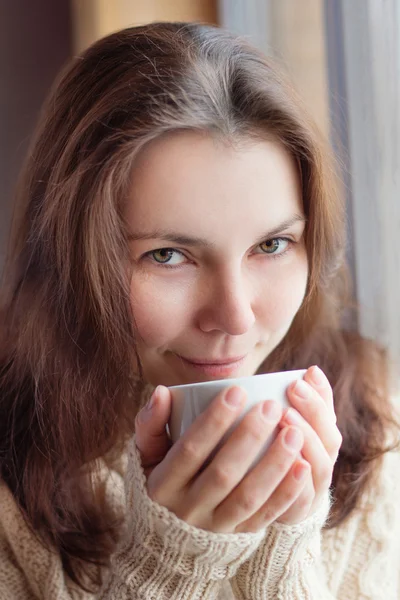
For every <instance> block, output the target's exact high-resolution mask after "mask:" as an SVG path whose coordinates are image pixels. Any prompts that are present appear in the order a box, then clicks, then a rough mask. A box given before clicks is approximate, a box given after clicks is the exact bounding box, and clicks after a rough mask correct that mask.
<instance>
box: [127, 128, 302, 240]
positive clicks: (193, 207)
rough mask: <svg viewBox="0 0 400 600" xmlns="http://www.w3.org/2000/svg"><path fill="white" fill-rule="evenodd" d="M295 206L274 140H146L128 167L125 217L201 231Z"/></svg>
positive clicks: (288, 163)
mask: <svg viewBox="0 0 400 600" xmlns="http://www.w3.org/2000/svg"><path fill="white" fill-rule="evenodd" d="M301 212H302V202H301V196H300V187H299V177H298V172H297V167H296V165H295V161H294V159H293V158H292V157H291V156H290V155H289V153H288V152H287V151H286V150H285V149H284V147H283V146H282V145H281V144H280V143H279V142H276V141H272V140H262V141H261V140H260V141H256V140H254V139H252V140H250V139H241V140H239V143H234V144H233V143H228V142H224V141H221V140H216V139H215V138H212V137H211V136H210V135H207V134H205V133H197V132H188V131H185V132H179V133H173V134H168V135H165V136H163V137H161V138H159V139H157V140H154V141H153V142H151V143H150V144H148V145H147V146H146V147H145V148H144V149H143V150H142V151H141V152H140V153H139V155H138V157H137V159H136V161H135V164H134V167H133V169H132V177H131V190H130V196H129V201H128V205H127V218H128V222H129V223H130V224H131V225H132V226H133V227H134V228H135V229H136V228H139V229H140V228H148V225H149V224H151V225H152V226H153V227H154V226H155V227H160V228H161V227H165V226H166V225H171V226H174V228H175V229H177V228H178V227H179V226H182V227H183V228H188V227H189V228H193V229H194V230H193V233H194V234H195V233H198V231H199V230H200V229H203V230H204V229H207V227H209V228H211V229H212V228H213V227H215V226H218V227H221V222H224V225H225V226H226V227H230V226H232V227H235V228H237V226H238V220H239V222H240V221H241V222H242V224H243V219H245V220H246V221H248V220H249V219H250V220H253V221H257V220H258V219H262V225H263V226H264V227H265V225H266V224H267V225H271V226H273V225H274V224H275V222H279V221H284V220H286V219H288V218H289V217H290V216H292V215H293V214H294V213H301Z"/></svg>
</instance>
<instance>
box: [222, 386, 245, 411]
mask: <svg viewBox="0 0 400 600" xmlns="http://www.w3.org/2000/svg"><path fill="white" fill-rule="evenodd" d="M242 399H243V390H242V389H241V388H240V387H236V386H235V387H232V388H229V390H228V391H227V393H226V395H225V398H224V400H225V402H226V404H228V406H231V407H235V408H236V407H238V406H240V404H241V403H242Z"/></svg>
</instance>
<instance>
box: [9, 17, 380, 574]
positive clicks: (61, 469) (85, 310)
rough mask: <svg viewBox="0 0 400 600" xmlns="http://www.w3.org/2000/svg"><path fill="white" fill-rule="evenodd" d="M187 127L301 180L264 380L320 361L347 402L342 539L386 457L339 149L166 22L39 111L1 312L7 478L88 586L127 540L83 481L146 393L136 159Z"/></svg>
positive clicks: (341, 408) (106, 57)
mask: <svg viewBox="0 0 400 600" xmlns="http://www.w3.org/2000/svg"><path fill="white" fill-rule="evenodd" d="M177 129H190V130H200V131H207V132H209V134H210V135H216V136H221V137H223V138H226V137H230V138H231V139H233V138H238V137H239V138H240V136H253V137H254V138H263V137H264V136H273V137H274V138H275V139H278V140H280V141H281V143H283V144H284V145H285V147H286V148H287V150H288V152H290V153H291V154H292V155H293V156H294V157H295V159H296V161H297V163H298V165H299V176H300V177H301V184H302V192H303V202H304V210H305V213H306V216H307V220H308V221H307V228H306V244H307V251H308V256H309V264H310V275H309V282H308V290H307V294H306V298H305V301H304V304H303V306H302V307H301V309H300V310H299V312H298V314H297V315H296V317H295V320H294V322H293V325H292V327H291V329H290V331H289V333H288V334H287V336H286V337H285V339H284V340H283V341H282V342H281V344H280V345H279V346H278V348H276V349H275V351H274V352H273V353H272V354H271V356H269V357H268V358H267V359H266V361H265V363H264V365H263V366H262V368H261V369H260V370H264V371H272V370H281V369H291V368H300V367H301V368H306V367H308V366H310V365H312V364H319V365H320V366H321V367H322V368H323V369H324V371H325V372H326V373H327V375H328V377H329V379H330V381H331V383H332V385H333V387H334V391H335V402H336V411H337V415H338V420H339V427H340V429H341V431H342V433H343V437H344V441H343V446H342V449H341V452H340V455H339V459H338V462H337V465H336V468H335V473H334V479H333V490H334V497H335V500H336V503H335V505H334V511H333V516H332V520H331V525H332V526H334V525H337V524H339V523H340V522H341V521H342V520H343V519H344V518H345V517H346V516H347V515H348V514H349V513H350V512H351V510H352V509H353V508H354V506H355V505H356V502H357V500H358V499H359V498H360V496H361V494H362V492H363V491H364V490H365V488H366V486H367V484H368V483H369V482H370V481H371V477H372V474H373V471H374V468H375V466H374V465H375V464H376V461H375V462H374V461H373V460H372V459H373V458H376V457H377V456H379V455H380V454H382V453H383V452H384V451H385V448H384V446H383V442H382V440H383V439H384V432H385V431H386V428H387V425H388V423H389V422H390V418H391V412H390V405H389V397H388V387H387V373H386V358H385V356H384V352H383V351H381V350H379V349H378V348H377V347H376V346H375V345H374V344H373V343H372V342H367V341H364V340H363V339H362V338H361V337H360V336H359V335H358V334H357V333H348V332H347V333H346V332H345V331H343V330H342V328H341V319H342V316H343V309H344V308H345V306H346V295H347V292H346V289H347V285H346V267H345V262H344V247H345V242H344V229H345V218H344V208H343V203H342V201H341V197H340V193H339V191H338V189H339V188H338V181H337V178H336V176H335V169H334V168H333V166H332V164H333V163H332V161H331V159H330V156H329V151H328V149H327V148H326V147H325V145H324V143H323V142H322V140H321V139H320V138H319V135H318V133H317V131H316V130H315V128H314V126H313V124H312V122H311V120H310V119H309V117H308V116H307V113H306V111H305V110H304V108H303V107H302V105H301V102H300V100H299V99H298V98H297V97H296V94H295V92H294V91H293V90H292V89H291V87H290V85H289V84H288V83H287V82H285V80H284V78H283V77H282V75H281V74H280V72H279V70H278V69H276V67H275V66H274V65H273V63H272V62H271V61H270V60H267V59H266V58H265V57H263V56H262V55H260V54H259V53H258V52H257V51H256V50H254V49H253V48H252V47H250V46H249V45H248V44H247V43H246V42H245V41H243V40H241V39H239V38H236V37H234V36H232V35H230V34H228V33H226V32H224V31H222V30H220V29H217V28H214V27H211V26H205V25H198V24H185V23H174V24H170V23H154V24H151V25H147V26H142V27H137V28H131V29H126V30H124V31H120V32H118V33H115V34H113V35H111V36H108V37H106V38H104V39H102V40H100V41H98V42H97V43H95V44H94V45H93V46H92V47H90V48H89V49H88V50H86V51H85V52H84V54H83V55H82V56H79V57H76V58H74V59H73V60H72V61H71V63H70V64H69V65H68V66H67V67H66V69H65V70H64V71H63V73H62V74H61V76H60V78H59V80H58V82H57V83H56V85H55V87H54V88H53V90H52V91H51V93H50V96H49V98H48V100H47V102H46V104H45V106H44V109H43V113H42V115H41V119H40V122H39V125H38V128H37V132H36V134H35V136H34V139H33V142H32V145H31V150H30V152H29V156H28V158H27V162H26V165H25V168H24V171H23V173H22V176H21V180H20V183H19V186H18V190H17V198H16V203H15V212H14V219H13V226H12V231H11V235H10V242H9V249H8V258H7V262H6V267H5V272H4V281H3V289H2V299H1V313H0V314H1V316H0V319H1V325H0V331H1V333H0V335H1V338H0V365H1V367H0V376H1V379H0V390H1V392H0V393H1V396H0V476H1V478H2V479H3V480H4V481H5V482H6V483H7V485H8V486H9V487H10V489H11V491H12V493H13V495H14V496H15V498H16V500H17V502H18V504H19V506H20V507H21V509H22V511H23V514H24V515H25V518H26V520H27V522H28V523H29V524H30V525H31V526H32V528H33V529H34V530H35V531H36V532H37V533H38V535H39V536H40V537H41V539H43V541H44V542H45V543H48V544H49V545H51V546H52V547H53V548H55V549H56V550H57V551H58V552H59V553H60V554H61V557H62V560H63V564H64V568H65V569H66V572H67V573H68V574H69V575H70V576H71V577H72V579H74V580H75V581H76V582H79V583H80V584H81V585H83V578H82V577H81V575H79V574H78V573H79V568H78V567H79V565H80V566H82V564H83V565H85V564H86V565H88V564H89V563H92V564H94V565H95V567H96V568H97V567H101V566H102V565H107V562H108V558H109V556H110V553H111V552H112V550H113V548H114V547H115V543H116V541H117V539H118V531H119V527H120V515H118V514H115V513H112V512H108V509H107V503H106V499H105V495H104V490H103V491H102V490H101V489H100V486H99V485H97V486H94V485H93V484H92V480H91V478H90V473H89V472H90V469H86V470H85V469H84V466H85V465H92V467H93V469H94V468H95V465H96V464H97V463H96V461H98V459H100V457H103V458H104V457H106V458H107V464H109V465H110V466H111V465H112V464H113V461H114V460H116V458H115V457H117V456H118V454H119V453H121V452H122V448H123V443H124V441H125V440H126V439H127V437H128V436H130V435H131V434H132V432H133V430H134V418H135V415H136V413H137V411H138V409H139V404H140V392H141V390H142V387H143V385H145V383H146V382H144V381H143V378H142V376H141V369H140V360H139V357H138V356H137V352H136V346H135V327H134V319H133V315H132V314H131V305H130V301H129V295H130V290H129V252H128V244H127V228H126V223H125V221H124V202H125V201H126V198H127V192H128V189H129V184H130V174H131V170H132V164H133V161H134V159H135V155H136V154H137V153H138V152H139V150H140V148H142V147H143V145H144V144H145V143H148V142H149V141H150V140H152V139H155V138H156V137H157V136H160V135H162V134H163V133H164V132H169V131H176V130H177ZM133 293H134V292H133ZM135 374H136V376H135ZM135 377H136V378H135ZM100 571H101V569H99V570H98V571H96V573H97V575H96V577H95V576H94V575H93V574H92V575H91V576H90V577H89V579H91V581H92V584H98V583H99V581H100V577H101V576H100Z"/></svg>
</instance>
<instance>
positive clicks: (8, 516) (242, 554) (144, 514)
mask: <svg viewBox="0 0 400 600" xmlns="http://www.w3.org/2000/svg"><path fill="white" fill-rule="evenodd" d="M107 485H108V487H109V490H108V491H109V494H110V496H111V497H112V498H113V501H114V502H115V501H116V499H117V498H118V496H119V495H120V494H123V491H124V490H125V494H123V495H124V500H123V501H121V500H120V503H121V505H122V506H124V510H125V514H126V518H125V527H124V532H123V536H122V539H121V542H120V544H119V546H118V548H117V551H116V552H115V553H114V554H113V555H112V557H111V568H110V569H108V570H107V572H106V573H105V577H104V579H105V583H104V585H103V588H102V590H101V591H99V593H97V594H89V593H87V592H85V591H83V590H81V589H80V588H79V589H78V588H77V586H76V585H75V584H74V583H73V582H72V581H71V580H70V578H69V577H68V576H67V574H66V573H65V572H64V571H63V568H62V563H61V559H60V556H59V555H58V554H57V553H55V552H52V551H51V550H49V549H46V548H44V546H43V545H42V544H41V543H40V541H39V540H38V539H37V537H36V536H35V535H34V534H33V533H32V532H31V531H30V529H29V527H28V526H27V524H26V523H25V521H24V519H23V517H22V515H21V513H20V511H19V509H18V507H17V505H16V503H15V501H14V499H13V497H12V494H11V492H10V491H9V489H8V488H7V486H6V485H5V484H2V483H1V482H0V600H3V599H4V600H6V599H7V600H128V599H129V600H167V599H168V600H200V599H202V600H211V599H217V598H219V597H220V595H221V596H222V594H223V593H224V592H223V590H224V588H225V589H226V586H228V587H229V579H230V578H232V577H233V576H234V575H235V573H236V571H237V569H238V568H239V567H240V565H241V564H242V563H243V562H244V561H245V560H246V559H248V558H249V556H250V555H251V553H252V552H254V551H255V549H256V548H257V546H258V545H259V543H260V542H261V540H262V538H263V535H264V531H260V532H258V533H251V534H250V533H241V534H216V533H212V532H209V531H205V530H202V529H199V528H196V527H192V526H190V525H188V524H187V523H185V522H184V521H182V520H180V519H179V518H178V517H176V516H175V515H174V514H173V513H172V512H170V511H168V510H167V509H166V508H165V507H162V506H160V505H159V504H157V503H155V502H153V501H152V500H151V499H150V497H149V496H148V494H147V491H146V479H145V475H144V473H143V469H142V467H141V463H140V457H139V454H138V451H137V449H136V443H135V437H134V436H133V438H132V440H131V442H130V443H129V445H128V461H127V468H126V474H125V479H124V480H122V479H121V477H120V476H119V475H118V474H117V473H111V477H110V480H109V481H108V482H107Z"/></svg>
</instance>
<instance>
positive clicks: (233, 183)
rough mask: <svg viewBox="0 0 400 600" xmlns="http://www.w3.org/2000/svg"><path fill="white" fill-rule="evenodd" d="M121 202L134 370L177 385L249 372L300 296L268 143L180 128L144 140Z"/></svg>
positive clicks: (300, 275) (282, 190)
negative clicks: (134, 334) (234, 141)
mask: <svg viewBox="0 0 400 600" xmlns="http://www.w3.org/2000/svg"><path fill="white" fill-rule="evenodd" d="M132 181H133V185H132V194H131V197H130V201H129V205H128V207H127V219H128V223H129V227H130V233H131V237H132V239H131V241H130V248H131V254H132V265H133V270H132V281H131V301H132V309H133V314H134V318H135V323H136V327H137V330H138V351H139V356H140V358H141V361H142V363H143V369H144V375H145V378H146V380H147V381H149V382H150V383H152V384H153V385H158V384H164V385H179V384H183V383H194V382H199V381H207V380H210V379H223V378H228V377H241V376H246V375H252V374H254V373H255V372H256V371H257V369H258V367H259V366H260V365H261V363H262V362H263V361H264V359H265V358H266V357H267V356H268V354H269V353H270V352H271V351H272V350H273V349H274V348H275V347H276V346H277V345H278V344H279V342H280V341H281V340H282V338H283V337H284V336H285V334H286V332H287V331H288V329H289V327H290V324H291V323H292V320H293V318H294V316H295V315H296V313H297V311H298V310H299V308H300V305H301V303H302V301H303V298H304V294H305V290H306V283H307V274H308V268H307V256H306V249H305V244H304V239H303V232H304V226H305V222H304V213H303V207H302V202H301V196H300V189H299V182H298V176H297V171H296V168H295V165H294V162H293V160H292V159H291V158H290V157H289V155H288V154H287V153H286V152H285V150H284V149H283V147H282V146H281V145H280V144H278V143H276V142H269V141H268V142H267V141H265V142H256V141H252V142H250V141H246V142H242V143H241V144H240V146H239V145H237V146H235V147H233V146H232V145H231V146H229V145H225V144H222V143H221V142H219V143H218V142H216V141H215V140H213V139H212V138H211V137H209V136H206V135H205V134H200V133H194V132H181V133H175V134H170V135H168V136H166V137H164V138H161V139H158V140H156V141H154V142H153V143H151V144H149V146H147V147H146V148H145V149H144V150H143V151H142V153H141V154H140V155H139V157H138V160H137V161H136V164H135V167H134V170H133V178H132Z"/></svg>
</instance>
